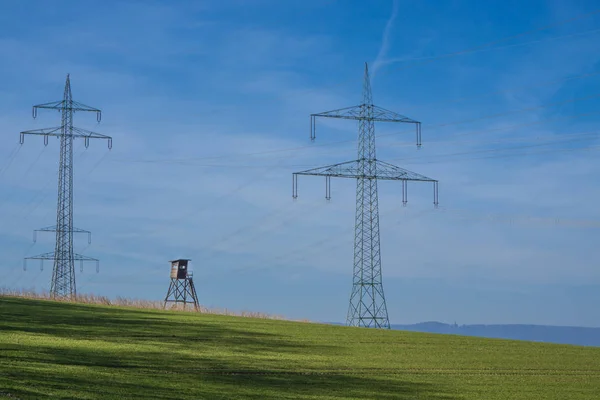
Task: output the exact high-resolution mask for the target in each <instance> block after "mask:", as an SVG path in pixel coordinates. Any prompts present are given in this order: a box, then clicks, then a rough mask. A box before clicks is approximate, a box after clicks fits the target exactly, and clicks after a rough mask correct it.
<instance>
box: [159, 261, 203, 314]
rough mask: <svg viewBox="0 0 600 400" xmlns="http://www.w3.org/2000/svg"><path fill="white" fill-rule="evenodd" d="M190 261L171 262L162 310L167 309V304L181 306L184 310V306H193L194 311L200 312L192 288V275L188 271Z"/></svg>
mask: <svg viewBox="0 0 600 400" xmlns="http://www.w3.org/2000/svg"><path fill="white" fill-rule="evenodd" d="M189 261H191V260H190V259H185V258H181V259H178V260H171V261H170V263H171V283H170V284H169V290H168V291H167V296H166V297H165V303H164V305H163V308H166V307H167V303H175V306H177V303H182V304H183V309H184V310H185V308H186V305H187V304H188V303H189V304H193V305H194V309H195V310H196V311H200V305H199V304H198V296H197V294H196V288H195V287H194V279H193V273H192V272H191V271H189V270H188V262H189Z"/></svg>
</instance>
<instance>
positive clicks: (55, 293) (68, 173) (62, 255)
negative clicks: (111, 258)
mask: <svg viewBox="0 0 600 400" xmlns="http://www.w3.org/2000/svg"><path fill="white" fill-rule="evenodd" d="M38 109H48V110H57V111H59V112H60V113H61V116H62V120H61V125H60V126H59V127H54V128H44V129H35V130H30V131H24V132H21V133H20V142H21V144H23V143H24V141H25V135H39V136H43V137H44V146H47V145H48V137H49V136H54V137H56V138H60V158H59V164H58V202H57V207H56V225H54V226H49V227H46V228H42V229H37V230H36V231H34V241H35V240H36V236H35V233H36V232H38V231H41V232H55V233H56V245H55V247H54V251H53V252H50V253H44V254H40V255H37V256H33V257H26V258H25V260H24V262H25V263H26V262H27V260H28V259H36V260H41V263H42V266H43V262H44V260H53V261H54V268H53V270H52V281H51V284H50V295H51V296H52V297H53V298H70V297H72V296H75V295H76V294H77V291H76V288H75V261H80V263H81V269H82V270H83V262H84V261H95V262H96V272H98V266H99V264H98V263H99V261H98V260H97V259H95V258H91V257H86V256H83V255H81V254H77V253H75V252H74V251H73V233H87V234H88V243H89V242H91V233H90V232H89V231H85V230H83V229H78V228H74V227H73V140H74V139H76V138H83V140H84V144H85V147H86V148H87V147H88V146H89V141H90V139H107V140H108V148H109V149H111V148H112V138H111V137H110V136H105V135H101V134H99V133H94V132H91V131H87V130H85V129H81V128H76V127H74V126H73V113H75V112H78V111H90V112H95V113H96V119H97V121H98V123H100V119H101V117H102V113H101V111H100V110H99V109H97V108H94V107H90V106H86V105H85V104H81V103H79V102H77V101H74V100H73V95H72V93H71V79H70V76H69V74H67V81H66V83H65V91H64V96H63V99H62V100H59V101H54V102H51V103H44V104H39V105H37V106H33V118H36V116H37V111H38Z"/></svg>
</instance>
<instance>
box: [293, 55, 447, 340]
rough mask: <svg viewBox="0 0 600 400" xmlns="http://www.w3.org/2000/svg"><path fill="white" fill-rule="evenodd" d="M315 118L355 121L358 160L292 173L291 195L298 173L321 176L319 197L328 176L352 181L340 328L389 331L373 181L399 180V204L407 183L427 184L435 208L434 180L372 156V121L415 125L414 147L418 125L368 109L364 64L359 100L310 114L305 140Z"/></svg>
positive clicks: (370, 102) (295, 192)
mask: <svg viewBox="0 0 600 400" xmlns="http://www.w3.org/2000/svg"><path fill="white" fill-rule="evenodd" d="M317 117H328V118H341V119H351V120H357V121H358V159H356V160H353V161H348V162H343V163H339V164H334V165H329V166H326V167H320V168H314V169H310V170H306V171H302V172H295V173H293V174H292V178H293V181H292V188H293V189H292V197H293V198H297V197H298V175H316V176H324V177H325V198H326V199H327V200H329V199H330V198H331V184H330V179H331V177H338V178H353V179H356V223H355V228H354V232H355V234H354V271H353V282H352V292H351V295H350V305H349V308H348V315H347V318H346V324H347V325H350V326H362V327H375V328H388V329H389V327H390V323H389V319H388V312H387V306H386V302H385V296H384V293H383V283H382V274H381V252H380V241H379V203H378V195H377V180H379V179H383V180H397V181H402V203H403V205H406V202H407V182H408V181H419V182H432V183H433V196H434V198H433V203H434V205H435V206H436V207H437V205H438V181H437V180H435V179H431V178H428V177H426V176H423V175H420V174H417V173H414V172H411V171H407V170H405V169H402V168H400V167H397V166H395V165H392V164H388V163H386V162H383V161H380V160H378V159H377V157H376V152H375V122H403V123H411V124H415V126H416V134H417V147H420V146H421V123H420V122H418V121H415V120H413V119H410V118H408V117H405V116H403V115H400V114H397V113H395V112H393V111H389V110H386V109H383V108H381V107H377V106H375V105H373V97H372V93H371V82H370V78H369V69H368V65H367V64H366V63H365V75H364V83H363V102H362V104H360V105H358V106H354V107H347V108H342V109H338V110H333V111H327V112H323V113H318V114H311V116H310V121H311V122H310V128H311V129H310V138H311V140H313V141H314V140H315V137H316V136H315V126H316V118H317Z"/></svg>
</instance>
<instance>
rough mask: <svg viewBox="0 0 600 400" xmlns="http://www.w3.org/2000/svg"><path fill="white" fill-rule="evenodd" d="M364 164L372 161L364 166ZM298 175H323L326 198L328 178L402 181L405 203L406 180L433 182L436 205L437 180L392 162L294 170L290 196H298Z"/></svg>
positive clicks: (328, 188)
mask: <svg viewBox="0 0 600 400" xmlns="http://www.w3.org/2000/svg"><path fill="white" fill-rule="evenodd" d="M363 163H364V164H369V163H374V164H375V165H369V166H368V167H367V168H365V166H364V165H363ZM298 175H314V176H324V177H325V197H326V199H327V200H329V199H330V197H331V186H330V178H331V177H334V178H354V179H358V178H362V179H381V180H393V181H402V203H403V204H404V205H406V203H407V192H408V191H407V189H408V186H407V182H408V181H418V182H432V183H433V204H434V205H435V206H436V207H437V205H438V181H437V180H435V179H432V178H429V177H427V176H425V175H421V174H418V173H416V172H412V171H408V170H406V169H404V168H400V167H397V166H395V165H393V164H390V163H387V162H384V161H380V160H373V161H368V160H365V161H362V162H361V161H360V160H354V161H347V162H343V163H339V164H333V165H328V166H325V167H319V168H313V169H309V170H306V171H301V172H294V173H293V174H292V197H293V198H297V197H298Z"/></svg>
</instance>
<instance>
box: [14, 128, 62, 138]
mask: <svg viewBox="0 0 600 400" xmlns="http://www.w3.org/2000/svg"><path fill="white" fill-rule="evenodd" d="M61 134H62V126H57V127H54V128H42V129H32V130H30V131H23V132H21V137H23V135H44V136H60V135H61Z"/></svg>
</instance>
